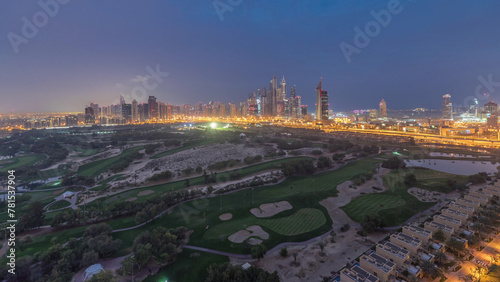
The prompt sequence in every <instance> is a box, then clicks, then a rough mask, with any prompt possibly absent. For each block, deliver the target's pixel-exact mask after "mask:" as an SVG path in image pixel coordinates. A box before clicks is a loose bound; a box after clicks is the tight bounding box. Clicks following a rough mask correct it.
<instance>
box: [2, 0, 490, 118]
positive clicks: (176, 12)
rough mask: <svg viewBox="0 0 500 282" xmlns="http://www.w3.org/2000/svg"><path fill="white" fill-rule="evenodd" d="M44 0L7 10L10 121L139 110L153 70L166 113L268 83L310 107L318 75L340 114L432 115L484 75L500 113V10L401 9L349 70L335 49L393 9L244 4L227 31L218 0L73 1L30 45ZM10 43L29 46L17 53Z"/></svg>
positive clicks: (227, 15) (462, 5) (361, 3)
mask: <svg viewBox="0 0 500 282" xmlns="http://www.w3.org/2000/svg"><path fill="white" fill-rule="evenodd" d="M52 1H55V0H52ZM52 1H49V0H41V2H44V3H45V2H52ZM59 1H60V2H64V1H62V0H59ZM65 1H66V2H68V0H65ZM37 2H38V1H3V5H2V8H1V10H0V34H1V35H2V37H1V39H0V93H1V98H2V101H1V103H0V112H2V113H7V112H15V113H20V112H47V111H83V109H84V107H85V105H86V104H89V102H95V103H98V104H99V105H109V104H111V103H117V102H118V100H117V99H118V97H119V95H120V93H121V92H122V93H123V94H124V96H125V97H126V100H127V102H131V98H130V97H131V95H130V92H131V89H133V88H134V87H135V86H139V85H141V81H140V80H141V78H143V77H145V76H147V75H148V72H147V71H146V68H147V67H148V66H149V67H151V68H152V69H155V68H156V66H157V65H159V67H160V70H161V71H162V72H168V73H169V75H168V76H167V77H165V78H164V79H163V81H162V82H161V83H159V85H158V86H157V87H156V88H154V89H152V90H148V92H147V95H155V96H157V97H158V100H160V101H163V102H168V103H172V104H183V103H196V102H200V101H201V102H208V101H210V100H213V101H220V102H224V103H227V102H238V101H243V100H245V99H246V98H247V96H248V94H249V93H251V92H253V91H256V90H257V89H258V88H262V87H266V88H268V85H269V80H270V79H271V78H272V76H273V75H274V74H276V75H277V76H278V79H279V80H281V78H282V76H283V75H285V78H286V81H287V86H288V91H289V89H290V87H291V86H292V85H296V88H297V94H298V95H300V96H302V98H303V100H302V101H303V104H308V105H309V107H310V108H311V109H312V108H313V107H314V89H315V88H316V85H317V84H318V81H319V79H320V77H323V88H324V89H325V90H327V91H328V93H329V96H330V108H331V109H333V110H334V111H341V110H353V109H367V108H377V107H378V103H379V102H380V100H381V99H382V98H383V99H385V100H386V101H387V105H388V108H389V109H409V108H417V107H426V108H434V109H438V108H440V107H441V101H442V98H441V96H442V95H444V94H447V93H449V94H451V95H452V102H453V103H454V105H455V106H460V105H463V101H464V99H465V98H466V97H467V96H469V95H474V93H475V89H476V87H477V86H478V85H480V81H479V80H478V77H479V76H482V77H484V78H487V77H488V76H490V75H491V76H492V77H493V81H495V82H498V83H497V84H496V85H497V86H496V91H495V92H492V97H493V98H496V99H495V100H496V101H497V102H500V12H499V11H500V1H497V0H490V1H480V0H478V1H456V0H455V1H452V0H447V1H431V0H429V1H424V0H413V1H409V0H401V4H400V7H399V9H400V12H399V13H398V14H392V16H391V20H390V22H389V23H388V24H387V25H386V27H381V29H380V32H379V33H378V34H377V35H375V36H374V37H373V38H371V41H370V42H369V44H367V46H366V47H364V48H360V49H359V50H360V53H359V54H353V55H352V56H351V62H350V63H348V62H347V61H346V58H345V57H344V55H343V53H342V51H341V49H340V47H339V45H340V44H341V42H345V43H347V44H350V45H352V46H355V43H354V36H355V35H356V32H355V31H354V28H355V27H356V26H357V27H359V28H360V29H362V30H365V26H366V25H367V23H369V22H371V21H374V17H373V16H372V14H371V13H370V12H371V11H372V10H373V11H375V12H378V11H380V10H383V9H384V10H387V6H388V3H389V2H391V1H386V0H384V1H378V0H377V1H365V0H357V1H355V0H351V1H330V0H321V1H294V0H289V1H286V0H272V1H270V0H255V1H250V0H242V1H241V4H239V5H235V6H234V7H232V6H231V8H232V9H233V10H232V11H226V12H224V14H223V20H221V17H219V15H218V14H217V11H216V9H215V8H214V5H213V1H212V0H189V1H167V0H165V1H163V0H162V1H160V0H158V1H148V0H145V1H117V0H114V1H98V0H86V1H83V0H72V1H69V2H68V3H67V4H59V10H58V11H57V12H56V13H54V15H53V17H50V16H49V18H48V22H47V24H46V25H41V27H39V28H38V31H37V32H35V33H34V34H31V35H30V34H28V35H30V36H31V37H32V38H29V39H28V38H25V36H24V35H23V31H22V28H23V25H25V24H24V22H23V20H22V18H23V17H26V18H27V19H28V21H29V22H30V23H33V17H34V15H37V13H38V15H41V13H40V11H43V9H42V8H41V6H40V5H39V4H37ZM220 2H221V3H238V2H239V1H237V0H220ZM42 14H43V13H42ZM35 18H36V17H35ZM38 21H43V17H42V18H39V19H38ZM9 34H10V35H9ZM13 34H15V36H17V37H16V38H17V39H18V40H19V38H20V37H22V38H25V39H23V40H25V41H24V42H23V43H19V41H18V44H17V45H16V44H14V45H16V46H13V45H12V44H11V41H12V38H13V37H12V36H14V35H13ZM16 48H17V49H18V50H17V51H18V52H17V53H16V50H15V49H16ZM483 89H484V92H486V91H487V90H486V88H483ZM494 90H495V89H494ZM139 102H141V101H139ZM482 102H487V101H482Z"/></svg>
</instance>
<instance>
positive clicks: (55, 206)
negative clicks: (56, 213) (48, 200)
mask: <svg viewBox="0 0 500 282" xmlns="http://www.w3.org/2000/svg"><path fill="white" fill-rule="evenodd" d="M70 205H71V203H70V202H68V201H66V200H60V201H57V202H55V203H53V204H52V205H50V207H49V209H50V210H57V209H62V208H66V207H69V206H70Z"/></svg>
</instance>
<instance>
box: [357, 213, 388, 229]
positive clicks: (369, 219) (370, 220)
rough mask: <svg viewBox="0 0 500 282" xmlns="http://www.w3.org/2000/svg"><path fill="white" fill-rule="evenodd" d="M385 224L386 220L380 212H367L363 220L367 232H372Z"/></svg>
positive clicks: (362, 224) (363, 226)
mask: <svg viewBox="0 0 500 282" xmlns="http://www.w3.org/2000/svg"><path fill="white" fill-rule="evenodd" d="M384 226H385V220H384V219H383V218H381V217H380V216H379V215H378V214H371V215H370V214H367V215H365V217H364V218H363V221H362V222H361V227H362V228H363V231H365V232H366V233H372V232H374V231H376V230H378V229H380V228H382V227H384Z"/></svg>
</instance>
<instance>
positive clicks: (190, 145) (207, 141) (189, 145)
mask: <svg viewBox="0 0 500 282" xmlns="http://www.w3.org/2000/svg"><path fill="white" fill-rule="evenodd" d="M216 141H217V140H215V139H201V140H196V141H189V142H186V143H184V144H182V147H179V148H175V149H172V150H168V151H165V152H161V153H159V154H157V155H154V156H152V157H151V159H159V158H162V157H165V156H169V155H172V154H175V153H179V152H182V151H184V150H188V149H191V148H195V147H198V146H202V145H208V144H212V143H215V142H216Z"/></svg>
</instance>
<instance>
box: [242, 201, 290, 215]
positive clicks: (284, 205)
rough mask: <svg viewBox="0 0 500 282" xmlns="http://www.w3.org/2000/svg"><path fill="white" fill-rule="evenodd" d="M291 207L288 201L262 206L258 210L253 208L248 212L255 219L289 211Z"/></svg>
mask: <svg viewBox="0 0 500 282" xmlns="http://www.w3.org/2000/svg"><path fill="white" fill-rule="evenodd" d="M292 208H293V207H292V205H291V204H290V203H289V202H288V201H281V202H277V203H269V204H262V205H260V207H259V208H253V209H251V210H250V212H251V213H252V214H253V215H255V216H256V217H270V216H273V215H276V214H278V213H280V212H282V211H286V210H291V209H292Z"/></svg>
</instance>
